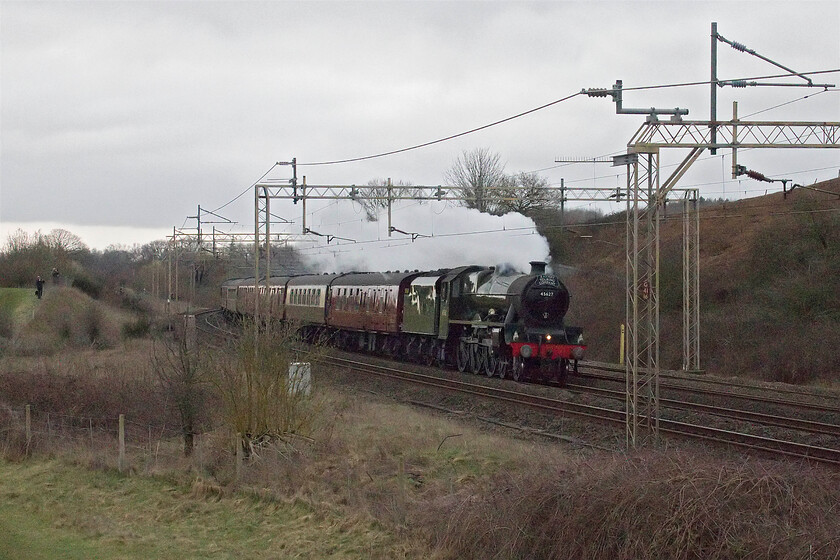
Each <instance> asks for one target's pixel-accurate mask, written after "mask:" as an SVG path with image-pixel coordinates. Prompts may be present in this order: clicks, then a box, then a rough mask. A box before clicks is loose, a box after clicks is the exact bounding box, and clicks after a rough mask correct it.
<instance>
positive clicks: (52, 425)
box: [0, 405, 202, 472]
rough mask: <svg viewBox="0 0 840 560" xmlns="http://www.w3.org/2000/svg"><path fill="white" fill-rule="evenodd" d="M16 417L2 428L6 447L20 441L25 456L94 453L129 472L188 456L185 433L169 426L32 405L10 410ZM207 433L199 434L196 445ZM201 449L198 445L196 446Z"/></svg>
mask: <svg viewBox="0 0 840 560" xmlns="http://www.w3.org/2000/svg"><path fill="white" fill-rule="evenodd" d="M6 412H7V414H8V413H10V418H8V419H7V421H5V422H3V423H2V425H0V435H2V437H0V447H2V441H5V443H6V447H7V448H8V447H9V446H10V445H12V444H13V443H12V442H14V441H17V442H18V443H19V444H20V445H21V446H23V451H24V453H25V454H26V455H27V456H29V455H32V454H34V453H45V454H60V453H61V452H62V451H65V450H70V449H72V450H73V451H74V452H78V451H79V450H80V448H82V449H88V450H90V452H92V453H93V454H95V455H98V456H100V457H101V458H102V460H103V462H104V463H105V464H107V465H110V464H113V462H114V460H116V466H117V468H118V469H119V470H120V472H123V471H125V470H126V469H129V468H140V467H151V466H156V465H157V463H158V461H159V460H160V459H162V458H166V459H167V460H168V459H170V458H172V457H173V456H177V455H178V454H181V455H183V450H184V448H183V436H184V434H183V432H182V431H181V430H180V428H178V427H174V426H172V425H171V424H166V423H157V424H154V423H140V422H134V421H132V420H131V419H128V418H126V417H125V415H123V414H120V415H118V416H116V417H114V416H102V417H96V416H91V415H73V414H67V413H59V412H54V411H47V410H40V409H37V408H36V407H34V406H32V405H26V406H24V407H22V408H19V409H14V408H12V409H7V411H6ZM201 436H202V434H193V438H194V443H197V442H199V440H200V439H201ZM194 447H195V448H198V447H199V446H198V445H195V446H194Z"/></svg>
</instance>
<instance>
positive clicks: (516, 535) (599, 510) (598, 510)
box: [430, 452, 840, 559]
mask: <svg viewBox="0 0 840 560" xmlns="http://www.w3.org/2000/svg"><path fill="white" fill-rule="evenodd" d="M534 467H535V468H533V469H532V470H531V471H530V472H506V473H503V474H502V475H500V476H499V477H498V478H497V480H495V481H494V483H493V484H492V485H491V486H490V488H491V489H490V490H489V491H488V492H486V493H485V494H482V495H478V496H460V497H455V499H454V500H451V501H449V502H447V503H445V504H441V507H442V509H440V510H437V511H431V512H430V514H431V515H434V516H435V517H436V518H437V519H438V521H437V529H436V535H437V538H438V540H439V542H440V544H442V545H443V546H444V547H445V548H447V549H449V550H451V551H452V553H453V557H457V558H496V559H507V558H510V559H514V558H592V559H598V558H605V559H606V558H609V559H631V558H704V559H729V558H752V557H761V558H779V559H782V558H811V557H814V558H818V557H823V556H822V554H827V556H825V557H827V558H832V557H834V556H833V553H834V552H836V550H837V548H836V547H837V535H838V534H840V522H838V520H837V518H836V516H832V517H831V519H828V518H826V517H825V512H826V511H829V510H831V509H833V508H834V507H836V504H837V503H838V501H839V500H840V486H839V485H838V484H837V482H838V479H837V475H836V474H833V473H831V472H830V471H828V470H820V469H819V468H809V467H807V465H803V464H785V463H774V462H766V463H763V462H759V461H748V462H746V463H745V462H743V461H742V460H738V459H733V460H725V459H716V458H714V457H709V456H706V455H695V454H675V453H673V452H670V453H642V454H638V455H636V456H634V457H630V458H629V460H628V458H626V457H622V456H615V457H603V456H599V457H597V458H595V459H594V460H592V459H590V460H588V461H586V460H584V461H581V462H579V463H578V464H577V465H556V466H555V467H553V468H552V467H550V466H549V468H548V470H546V465H540V466H538V465H534ZM540 467H541V468H540ZM817 552H819V553H820V555H814V556H811V555H809V553H817Z"/></svg>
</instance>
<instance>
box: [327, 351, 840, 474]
mask: <svg viewBox="0 0 840 560" xmlns="http://www.w3.org/2000/svg"><path fill="white" fill-rule="evenodd" d="M326 362H327V363H330V364H332V365H337V366H342V367H346V368H348V369H351V370H354V371H359V372H362V373H367V374H373V375H377V376H380V377H387V378H392V379H397V380H400V381H408V382H411V383H414V384H418V385H423V386H428V387H433V388H437V389H446V390H449V391H454V392H458V393H464V394H469V395H475V396H481V397H486V398H490V399H493V400H498V401H503V402H508V403H512V404H518V405H524V406H528V407H530V408H535V409H538V410H542V411H547V412H555V413H561V414H568V415H570V416H579V417H585V418H591V419H595V420H598V421H602V422H606V423H612V424H619V425H623V424H624V421H625V412H624V411H621V410H615V409H610V408H602V407H596V406H592V405H585V404H580V403H572V402H568V401H562V400H559V399H553V398H548V397H540V396H536V395H529V394H525V393H519V392H516V391H510V390H507V389H500V388H496V387H489V386H485V385H476V384H473V383H467V382H464V381H457V380H453V379H446V378H440V377H436V376H432V375H426V374H420V373H416V372H412V371H406V370H401V369H397V368H394V367H389V366H382V365H377V364H371V363H367V362H362V361H358V360H350V359H347V358H340V357H336V356H331V357H328V358H326ZM660 432H662V433H667V434H673V435H676V436H682V437H690V438H694V439H703V440H707V441H713V442H715V443H724V444H728V445H733V446H737V447H742V448H745V449H752V450H757V451H763V452H768V453H774V454H781V455H785V456H789V457H796V458H800V459H809V460H815V461H819V462H822V463H829V464H833V465H840V450H837V449H830V448H825V447H818V446H813V445H808V444H804V443H797V442H792V441H786V440H780V439H774V438H769V437H765V436H757V435H753V434H745V433H741V432H735V431H732V430H723V429H720V428H712V427H707V426H699V425H696V424H689V423H686V422H679V421H675V420H662V419H660Z"/></svg>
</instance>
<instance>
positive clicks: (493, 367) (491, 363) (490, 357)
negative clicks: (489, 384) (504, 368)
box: [482, 346, 499, 377]
mask: <svg viewBox="0 0 840 560" xmlns="http://www.w3.org/2000/svg"><path fill="white" fill-rule="evenodd" d="M482 349H483V350H484V353H485V354H486V356H485V358H484V373H485V375H487V377H493V376H494V375H496V371H497V370H498V369H499V358H498V357H497V356H496V355H495V354H494V353H493V349H492V348H490V347H489V346H484V347H482Z"/></svg>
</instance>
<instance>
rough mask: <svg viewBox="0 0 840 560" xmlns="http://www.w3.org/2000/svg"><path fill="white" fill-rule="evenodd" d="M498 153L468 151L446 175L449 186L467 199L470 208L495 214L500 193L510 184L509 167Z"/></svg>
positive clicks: (478, 150)
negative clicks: (507, 167) (498, 191)
mask: <svg viewBox="0 0 840 560" xmlns="http://www.w3.org/2000/svg"><path fill="white" fill-rule="evenodd" d="M500 159H501V156H500V155H499V154H498V153H491V152H490V150H489V149H487V148H476V149H474V150H472V151H466V150H465V151H464V152H463V153H462V154H461V155H460V156H458V159H457V160H456V161H455V163H454V164H453V165H452V167H451V168H449V170H448V171H446V174H445V177H446V180H447V182H448V183H449V184H450V185H451V186H452V187H453V188H454V189H457V191H458V192H459V194H460V195H461V196H462V197H463V198H464V199H465V200H464V202H463V204H464V206H466V207H467V208H476V209H478V210H479V211H481V212H490V213H493V212H494V210H495V207H496V202H497V194H498V193H497V192H496V190H497V189H500V188H502V187H504V186H505V184H506V177H505V166H504V164H503V163H501V161H500Z"/></svg>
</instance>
